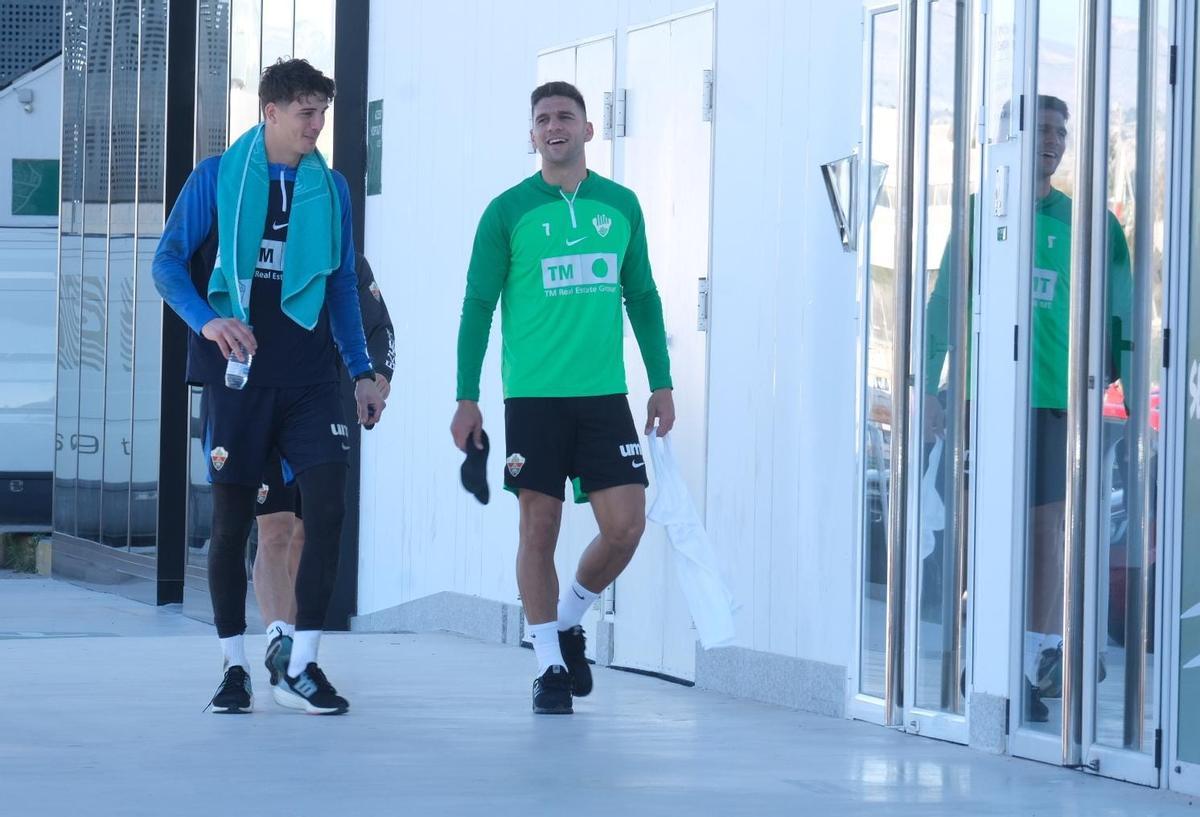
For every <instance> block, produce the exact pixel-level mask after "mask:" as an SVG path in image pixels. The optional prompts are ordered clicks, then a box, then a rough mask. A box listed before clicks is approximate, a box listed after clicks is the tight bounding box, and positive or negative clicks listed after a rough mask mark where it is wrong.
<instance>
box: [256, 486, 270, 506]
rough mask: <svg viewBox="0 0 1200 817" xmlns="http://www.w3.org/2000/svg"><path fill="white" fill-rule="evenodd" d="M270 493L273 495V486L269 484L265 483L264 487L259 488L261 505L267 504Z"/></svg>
mask: <svg viewBox="0 0 1200 817" xmlns="http://www.w3.org/2000/svg"><path fill="white" fill-rule="evenodd" d="M269 493H271V486H270V485H268V484H267V483H265V482H264V483H263V484H262V485H259V486H258V504H259V505H266V504H267V494H269Z"/></svg>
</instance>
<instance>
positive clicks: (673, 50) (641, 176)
mask: <svg viewBox="0 0 1200 817" xmlns="http://www.w3.org/2000/svg"><path fill="white" fill-rule="evenodd" d="M626 57H627V71H626V83H625V84H626V86H627V96H626V99H627V102H626V111H625V114H626V116H625V124H626V129H625V136H624V137H623V138H622V137H618V140H617V141H618V143H619V146H620V149H621V159H622V160H623V161H622V165H621V167H622V172H621V174H620V175H621V178H619V179H618V181H620V182H621V183H622V184H624V185H626V186H627V187H629V188H631V189H632V190H633V191H634V192H635V193H636V194H637V196H638V199H639V200H640V201H641V204H642V211H643V214H644V216H645V221H646V237H647V241H648V244H649V250H650V263H651V266H652V267H653V270H654V278H655V281H656V283H657V285H658V290H659V293H660V295H661V296H662V302H663V313H664V317H665V320H666V328H667V348H668V351H669V352H670V356H671V373H672V378H673V381H674V387H675V395H674V396H675V408H676V413H677V415H678V420H677V423H676V426H675V430H674V431H673V432H672V437H673V438H674V450H675V454H676V456H677V458H678V459H679V462H680V466H681V468H682V471H683V473H684V475H685V477H686V479H687V483H688V488H689V490H690V493H691V495H692V499H693V501H694V502H695V503H696V505H697V509H698V511H699V512H700V514H701V517H702V518H703V514H704V494H705V451H706V440H707V436H706V435H707V422H706V407H707V370H708V365H707V361H708V342H707V336H706V334H705V333H704V332H703V331H701V330H700V329H699V328H698V325H697V292H698V287H699V283H700V280H701V279H707V276H708V268H709V217H710V212H711V206H710V200H711V176H712V171H711V168H712V122H711V121H710V120H711V117H710V116H706V115H705V113H704V104H703V103H704V101H705V99H706V98H708V97H707V95H706V80H708V79H710V77H711V73H710V74H706V72H711V70H712V67H713V13H712V11H704V12H700V13H697V14H691V15H688V16H684V17H679V18H675V19H672V20H669V21H667V22H662V23H658V24H655V25H652V26H648V27H645V28H638V29H635V30H632V31H630V32H629V35H628V43H627V55H626ZM618 121H619V117H618ZM625 361H626V368H627V372H628V381H629V401H630V406H631V407H632V409H633V413H634V420H635V422H636V423H637V424H638V426H639V428H640V427H641V426H642V425H643V424H644V423H645V416H646V413H645V412H646V401H647V400H648V399H649V392H648V385H647V381H646V374H645V369H644V367H643V366H642V362H641V355H640V354H639V352H638V348H637V343H636V341H635V339H634V337H633V333H632V331H631V330H630V329H629V328H628V327H627V328H626V336H625ZM650 480H651V487H650V491H649V494H648V499H649V500H653V497H654V474H653V472H651V474H650ZM612 603H613V608H614V615H613V623H614V656H613V663H614V664H616V665H618V666H624V667H631V668H635V669H642V670H649V671H652V672H661V673H663V674H666V675H670V676H674V677H678V678H685V679H691V678H693V677H694V676H695V642H696V632H695V630H694V629H693V628H692V623H691V618H690V616H689V615H688V610H687V605H686V603H685V601H684V597H683V593H682V592H681V591H680V589H679V586H678V583H677V581H676V579H675V574H674V568H673V565H672V562H671V559H670V553H669V545H668V543H667V540H666V536H665V534H664V532H663V530H662V529H661V528H659V527H658V526H656V525H653V524H649V525H648V526H647V531H646V535H645V537H644V538H643V539H642V544H641V547H640V548H639V550H638V553H637V555H636V556H635V557H634V560H633V562H632V563H631V564H630V566H629V568H628V569H627V570H626V571H625V573H624V574H622V576H621V577H620V578H619V579H618V580H617V582H616V586H615V590H614V595H613V599H612Z"/></svg>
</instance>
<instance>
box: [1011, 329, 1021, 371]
mask: <svg viewBox="0 0 1200 817" xmlns="http://www.w3.org/2000/svg"><path fill="white" fill-rule="evenodd" d="M1020 337H1021V327H1020V326H1019V325H1017V324H1015V323H1014V324H1013V362H1014V363H1015V362H1016V361H1017V342H1018V341H1019V340H1020Z"/></svg>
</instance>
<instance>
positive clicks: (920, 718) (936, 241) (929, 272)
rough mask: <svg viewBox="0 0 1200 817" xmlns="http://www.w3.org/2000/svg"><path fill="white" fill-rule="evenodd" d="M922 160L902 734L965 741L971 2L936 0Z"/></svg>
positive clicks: (974, 153)
mask: <svg viewBox="0 0 1200 817" xmlns="http://www.w3.org/2000/svg"><path fill="white" fill-rule="evenodd" d="M922 12H923V17H922V19H921V21H920V30H921V31H922V32H923V34H924V40H925V42H926V43H927V45H926V46H925V47H924V48H923V54H924V56H925V67H924V71H923V72H922V73H923V74H924V82H923V84H924V87H925V88H926V89H927V91H926V94H925V99H924V101H923V104H922V106H921V108H922V110H923V114H924V116H923V119H924V121H923V123H922V124H921V126H920V132H923V140H922V141H923V144H921V145H920V147H919V150H918V152H919V153H920V154H921V161H920V162H919V164H918V178H923V179H924V185H923V186H921V187H918V191H917V205H916V213H917V214H918V219H917V236H918V241H917V249H916V252H915V254H914V260H915V268H916V269H917V270H918V271H919V274H917V275H916V276H914V281H913V286H914V299H915V301H916V303H918V304H923V309H918V310H917V311H916V313H917V314H916V315H915V321H917V322H919V325H918V326H916V327H914V334H913V355H912V357H913V362H912V369H913V372H914V373H915V375H916V376H915V378H914V381H915V382H916V383H918V384H920V387H919V388H918V389H916V392H917V393H916V394H915V395H914V409H916V411H915V415H916V416H917V417H919V418H920V422H914V423H913V426H912V439H913V446H912V452H913V453H912V456H911V460H912V467H913V472H912V473H911V475H910V478H909V491H908V493H909V501H910V507H911V508H912V511H911V512H910V515H909V518H910V520H911V521H910V524H909V543H910V546H909V547H908V548H907V555H908V577H907V582H906V585H907V587H909V588H910V592H909V593H908V594H907V596H908V598H907V603H908V607H907V611H906V620H907V622H908V627H907V630H906V635H905V643H906V644H907V645H909V646H908V647H907V648H906V650H905V658H906V673H905V689H906V690H908V693H907V694H906V695H905V696H904V705H905V716H904V722H905V727H906V728H907V729H909V730H911V731H916V732H919V733H921V734H926V735H932V736H935V737H939V738H942V739H946V740H957V741H960V742H963V743H965V742H966V741H967V737H968V736H967V729H966V718H965V713H966V688H967V661H966V660H965V659H966V655H967V638H966V634H967V633H968V632H969V628H967V627H966V621H967V605H968V602H969V599H968V596H967V572H968V558H967V557H968V547H967V543H968V531H969V527H968V524H967V522H968V515H969V514H968V508H969V504H970V503H969V493H968V491H969V483H968V474H969V468H968V462H969V454H970V445H969V434H970V426H971V424H970V422H969V416H970V405H971V400H970V385H971V378H970V365H969V360H970V342H969V338H970V334H971V327H970V313H971V301H972V295H971V293H972V287H973V285H974V280H975V276H974V274H973V270H974V258H975V253H974V250H973V245H974V241H973V239H974V236H975V228H974V221H975V218H976V215H977V208H976V207H975V196H976V193H977V192H978V182H979V171H978V168H979V163H980V151H979V150H978V146H977V144H976V143H975V140H974V135H975V132H976V128H975V115H974V111H975V110H976V108H977V106H976V105H975V104H973V102H972V100H973V98H974V97H975V89H976V88H978V82H979V80H980V77H979V76H978V72H977V70H976V67H977V66H981V65H982V62H981V61H980V60H979V59H973V55H977V54H979V53H980V51H981V46H980V45H979V44H978V43H977V42H976V41H975V30H976V26H975V22H976V21H975V15H974V14H973V4H972V3H969V2H964V0H931V1H930V2H928V3H925V4H923V7H922Z"/></svg>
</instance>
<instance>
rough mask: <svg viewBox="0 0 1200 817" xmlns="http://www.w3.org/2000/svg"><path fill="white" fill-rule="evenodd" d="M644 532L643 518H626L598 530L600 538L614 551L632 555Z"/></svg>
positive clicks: (644, 523)
mask: <svg viewBox="0 0 1200 817" xmlns="http://www.w3.org/2000/svg"><path fill="white" fill-rule="evenodd" d="M645 532H646V519H645V517H643V516H628V517H624V518H621V519H616V520H613V521H612V522H609V523H608V524H606V525H604V527H602V528H601V529H600V537H601V538H602V539H603V540H604V541H605V542H606V543H608V545H609V547H612V548H614V549H616V550H619V551H622V552H625V553H630V554H631V553H633V551H635V550H637V546H638V543H639V542H641V541H642V534H644V533H645Z"/></svg>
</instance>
